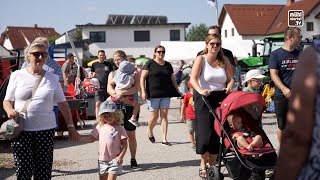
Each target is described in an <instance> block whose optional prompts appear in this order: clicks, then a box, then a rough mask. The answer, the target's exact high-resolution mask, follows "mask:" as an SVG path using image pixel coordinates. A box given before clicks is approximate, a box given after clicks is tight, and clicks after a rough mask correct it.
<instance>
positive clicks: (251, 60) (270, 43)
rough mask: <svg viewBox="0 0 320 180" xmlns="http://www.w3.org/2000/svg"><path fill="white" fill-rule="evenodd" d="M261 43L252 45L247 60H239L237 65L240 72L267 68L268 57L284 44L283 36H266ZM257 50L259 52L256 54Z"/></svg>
mask: <svg viewBox="0 0 320 180" xmlns="http://www.w3.org/2000/svg"><path fill="white" fill-rule="evenodd" d="M262 41H263V42H261V43H254V44H253V46H252V55H251V56H250V57H247V58H243V59H240V60H239V61H238V64H239V65H240V67H241V71H242V72H247V71H249V70H250V69H255V68H263V69H267V68H268V63H269V56H270V54H271V52H272V51H274V50H276V49H278V48H280V47H282V46H283V44H284V35H283V34H278V35H272V36H266V37H264V38H263V39H262ZM258 49H259V52H258Z"/></svg>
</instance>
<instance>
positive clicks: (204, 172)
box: [199, 168, 208, 179]
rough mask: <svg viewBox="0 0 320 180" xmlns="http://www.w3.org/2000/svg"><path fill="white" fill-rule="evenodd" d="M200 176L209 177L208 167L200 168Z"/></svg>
mask: <svg viewBox="0 0 320 180" xmlns="http://www.w3.org/2000/svg"><path fill="white" fill-rule="evenodd" d="M199 177H200V178H202V179H208V176H207V169H206V168H200V169H199Z"/></svg>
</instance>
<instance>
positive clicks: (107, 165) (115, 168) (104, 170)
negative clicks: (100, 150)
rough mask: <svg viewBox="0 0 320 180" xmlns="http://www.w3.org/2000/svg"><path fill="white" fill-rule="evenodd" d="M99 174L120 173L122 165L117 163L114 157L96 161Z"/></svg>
mask: <svg viewBox="0 0 320 180" xmlns="http://www.w3.org/2000/svg"><path fill="white" fill-rule="evenodd" d="M98 167H99V174H100V175H104V174H109V173H110V174H121V173H122V165H121V164H118V163H117V160H116V159H112V160H111V161H101V160H99V161H98Z"/></svg>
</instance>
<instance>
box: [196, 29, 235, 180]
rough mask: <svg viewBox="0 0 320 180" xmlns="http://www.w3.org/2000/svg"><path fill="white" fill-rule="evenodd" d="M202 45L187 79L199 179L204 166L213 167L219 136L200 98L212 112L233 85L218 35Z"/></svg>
mask: <svg viewBox="0 0 320 180" xmlns="http://www.w3.org/2000/svg"><path fill="white" fill-rule="evenodd" d="M205 43H206V44H205V49H204V50H203V55H199V56H198V57H197V58H196V60H195V62H194V65H193V67H192V72H191V76H190V81H191V84H192V86H193V88H194V95H193V97H194V108H195V113H196V121H195V123H196V132H195V133H196V142H197V143H196V152H197V154H200V155H201V163H200V167H201V168H200V171H199V176H200V177H202V178H206V177H207V168H208V167H207V164H208V165H209V167H211V166H214V164H215V162H216V158H217V154H218V152H219V136H218V135H217V133H216V132H215V130H214V117H213V115H212V114H211V113H210V112H209V109H208V107H207V106H206V104H205V103H204V101H203V100H202V96H203V97H205V98H207V99H208V101H209V102H210V105H211V107H212V108H214V109H215V108H217V107H218V106H219V103H220V102H221V101H222V100H223V99H224V98H225V97H226V96H227V94H228V93H230V92H231V90H232V87H233V85H234V79H233V71H232V68H231V65H230V62H229V60H228V59H227V57H226V56H224V54H223V52H222V51H221V37H220V35H218V34H213V35H208V36H207V37H206V39H205ZM226 84H227V85H226Z"/></svg>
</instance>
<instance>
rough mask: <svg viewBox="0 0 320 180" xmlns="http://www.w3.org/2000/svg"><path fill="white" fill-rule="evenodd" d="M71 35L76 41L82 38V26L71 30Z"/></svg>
mask: <svg viewBox="0 0 320 180" xmlns="http://www.w3.org/2000/svg"><path fill="white" fill-rule="evenodd" d="M70 36H71V37H72V39H73V40H74V41H80V40H82V31H81V29H80V28H76V29H74V30H72V31H71V32H70Z"/></svg>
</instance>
